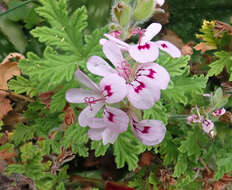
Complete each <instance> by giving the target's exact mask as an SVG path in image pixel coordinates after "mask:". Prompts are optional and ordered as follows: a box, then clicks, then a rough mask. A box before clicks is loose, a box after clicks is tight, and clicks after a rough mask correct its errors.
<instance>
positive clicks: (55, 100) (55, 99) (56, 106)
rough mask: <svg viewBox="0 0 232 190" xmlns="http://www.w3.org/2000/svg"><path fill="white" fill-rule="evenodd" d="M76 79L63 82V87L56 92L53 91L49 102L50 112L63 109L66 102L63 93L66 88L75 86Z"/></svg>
mask: <svg viewBox="0 0 232 190" xmlns="http://www.w3.org/2000/svg"><path fill="white" fill-rule="evenodd" d="M76 86H77V84H76V80H72V81H70V82H69V83H65V84H64V85H63V87H62V88H61V89H60V90H58V92H57V93H55V94H54V95H53V96H52V99H51V104H50V111H51V112H60V111H62V110H63V109H64V106H65V104H66V99H65V93H66V91H67V90H68V89H71V88H74V87H76Z"/></svg>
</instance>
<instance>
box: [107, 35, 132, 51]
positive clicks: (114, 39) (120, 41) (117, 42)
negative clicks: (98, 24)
mask: <svg viewBox="0 0 232 190" xmlns="http://www.w3.org/2000/svg"><path fill="white" fill-rule="evenodd" d="M104 36H105V37H107V38H108V39H109V40H111V41H113V42H115V43H116V44H118V45H120V46H122V47H124V48H126V49H128V48H129V44H127V43H125V42H124V41H122V40H119V39H117V38H115V37H113V36H111V35H109V34H104Z"/></svg>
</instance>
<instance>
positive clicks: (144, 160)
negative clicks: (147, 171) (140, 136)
mask: <svg viewBox="0 0 232 190" xmlns="http://www.w3.org/2000/svg"><path fill="white" fill-rule="evenodd" d="M153 159H154V155H153V154H152V153H151V152H144V153H143V154H142V156H141V158H140V161H139V165H140V166H141V167H142V166H149V165H150V164H151V161H152V160H153Z"/></svg>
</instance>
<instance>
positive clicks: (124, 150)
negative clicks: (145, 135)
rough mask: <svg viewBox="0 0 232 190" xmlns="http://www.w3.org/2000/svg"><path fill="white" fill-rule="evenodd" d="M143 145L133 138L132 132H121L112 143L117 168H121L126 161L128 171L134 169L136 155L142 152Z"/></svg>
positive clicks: (136, 160) (136, 159)
mask: <svg viewBox="0 0 232 190" xmlns="http://www.w3.org/2000/svg"><path fill="white" fill-rule="evenodd" d="M143 150H144V147H143V145H142V144H141V143H140V142H139V141H138V140H137V139H136V138H135V136H134V135H133V134H132V132H130V131H128V132H124V133H121V134H120V135H119V137H118V139H117V140H116V141H115V143H114V144H113V151H114V156H115V163H116V164H117V168H122V167H124V165H125V164H126V163H127V165H128V169H129V170H130V171H132V170H135V169H136V167H137V162H138V155H139V154H140V153H141V152H143Z"/></svg>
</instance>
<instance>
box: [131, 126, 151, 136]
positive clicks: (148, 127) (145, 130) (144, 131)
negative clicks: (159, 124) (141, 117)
mask: <svg viewBox="0 0 232 190" xmlns="http://www.w3.org/2000/svg"><path fill="white" fill-rule="evenodd" d="M132 126H133V127H134V129H135V130H136V131H138V132H140V133H143V134H147V133H149V130H150V128H151V127H150V126H145V127H144V128H143V130H141V129H139V128H138V127H136V125H135V124H133V125H132Z"/></svg>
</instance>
